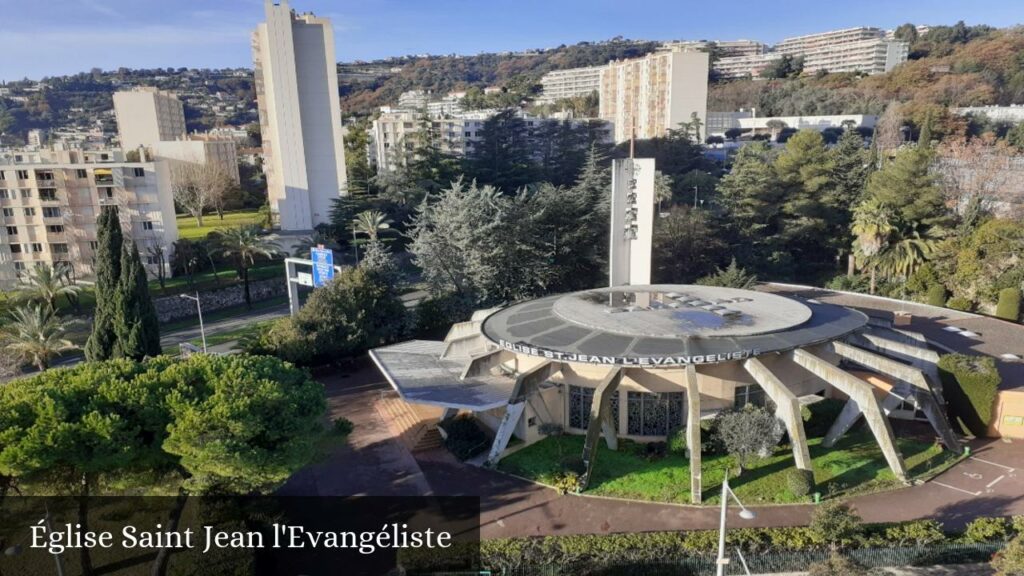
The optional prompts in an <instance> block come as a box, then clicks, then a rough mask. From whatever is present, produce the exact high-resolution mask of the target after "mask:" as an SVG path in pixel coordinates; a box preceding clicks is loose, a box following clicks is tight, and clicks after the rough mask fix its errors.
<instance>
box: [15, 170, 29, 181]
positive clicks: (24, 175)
mask: <svg viewBox="0 0 1024 576" xmlns="http://www.w3.org/2000/svg"><path fill="white" fill-rule="evenodd" d="M15 176H17V178H18V180H28V170H18V171H16V172H15Z"/></svg>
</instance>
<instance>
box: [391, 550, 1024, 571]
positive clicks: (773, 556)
mask: <svg viewBox="0 0 1024 576" xmlns="http://www.w3.org/2000/svg"><path fill="white" fill-rule="evenodd" d="M1004 545H1005V543H1002V542H993V543H986V544H960V543H946V544H939V545H934V546H902V547H894V548H861V549H853V550H847V551H845V552H844V554H846V555H847V556H849V557H851V558H854V559H855V560H857V561H858V562H860V563H861V564H864V565H865V566H867V567H869V568H881V567H890V566H933V565H948V564H971V563H978V562H988V561H989V560H990V559H991V558H992V555H993V554H995V552H997V551H998V550H1000V549H1002V548H1003V546H1004ZM744 557H745V560H746V562H747V565H748V566H749V568H750V573H751V574H772V573H778V572H802V571H805V570H807V567H808V566H809V565H810V564H813V563H815V562H820V561H823V560H826V559H827V558H828V557H829V552H828V551H827V550H806V551H779V552H758V553H752V552H748V553H747V554H744ZM714 573H715V557H714V556H693V557H688V558H681V559H677V560H672V561H629V562H622V563H604V564H595V563H588V562H579V563H573V564H558V565H554V564H537V565H519V566H515V567H507V568H504V569H501V568H494V569H492V570H490V571H487V570H484V571H481V572H431V573H414V572H409V573H408V574H410V575H413V574H416V575H418V576H428V575H429V576H465V575H467V574H473V575H474V576H480V575H487V576H703V575H706V574H714ZM726 574H729V575H742V574H746V572H745V571H744V570H743V566H742V564H741V563H740V562H739V560H738V559H736V558H734V560H733V562H732V563H731V564H730V565H729V566H728V567H727V570H726Z"/></svg>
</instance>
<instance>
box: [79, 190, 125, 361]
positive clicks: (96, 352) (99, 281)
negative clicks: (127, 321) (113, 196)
mask: <svg viewBox="0 0 1024 576" xmlns="http://www.w3.org/2000/svg"><path fill="white" fill-rule="evenodd" d="M123 243H124V236H123V235H122V233H121V221H120V218H119V217H118V212H117V207H116V206H108V207H105V208H102V209H101V211H100V215H99V218H97V219H96V254H95V264H94V270H95V272H96V287H95V289H96V312H95V317H94V318H93V324H92V334H90V335H89V340H88V342H86V344H85V357H86V359H87V360H89V361H93V362H95V361H98V360H109V359H110V358H113V357H114V347H115V346H114V345H115V343H116V341H117V335H116V333H115V332H114V317H115V316H116V310H115V308H116V292H117V286H118V280H119V278H120V277H121V245H122V244H123Z"/></svg>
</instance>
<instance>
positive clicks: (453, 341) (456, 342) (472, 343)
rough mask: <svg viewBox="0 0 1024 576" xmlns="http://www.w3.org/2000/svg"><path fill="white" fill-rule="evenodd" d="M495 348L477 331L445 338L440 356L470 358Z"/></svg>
mask: <svg viewBox="0 0 1024 576" xmlns="http://www.w3.org/2000/svg"><path fill="white" fill-rule="evenodd" d="M495 348H496V346H494V345H493V344H492V343H491V342H490V340H488V339H487V338H484V335H483V334H480V333H479V332H478V333H476V334H467V335H465V336H459V337H456V338H450V339H445V347H444V352H441V358H472V357H473V356H478V355H480V354H483V353H486V352H491V351H493V350H494V349H495Z"/></svg>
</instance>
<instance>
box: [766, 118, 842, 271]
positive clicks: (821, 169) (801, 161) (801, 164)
mask: <svg viewBox="0 0 1024 576" xmlns="http://www.w3.org/2000/svg"><path fill="white" fill-rule="evenodd" d="M831 163H832V158H831V157H830V155H829V153H828V150H827V149H826V148H825V141H824V139H823V138H822V136H821V133H820V132H818V131H816V130H801V131H800V132H797V133H796V134H795V135H793V137H792V138H790V139H789V140H788V141H787V142H786V148H785V150H783V151H782V153H781V154H779V156H778V158H776V160H775V172H776V174H777V175H778V178H779V182H780V184H781V185H782V186H783V187H784V189H785V192H784V196H783V203H782V230H781V233H782V238H783V241H784V242H785V244H786V248H787V249H788V250H789V251H790V252H791V253H792V254H793V255H794V257H796V258H798V259H800V260H801V261H802V262H804V263H805V265H807V266H815V265H817V264H821V263H822V261H823V260H825V261H828V260H829V256H830V254H828V250H829V248H830V247H829V246H828V243H827V242H822V239H823V238H828V236H827V234H826V233H827V232H828V231H829V228H830V226H829V224H830V222H829V219H830V217H834V215H833V214H831V213H830V211H829V210H828V207H827V206H826V204H825V198H826V196H827V195H828V193H829V191H830V189H831V186H832V181H831V178H830V176H831V171H832V166H831ZM833 227H834V226H833ZM823 249H825V250H823Z"/></svg>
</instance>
